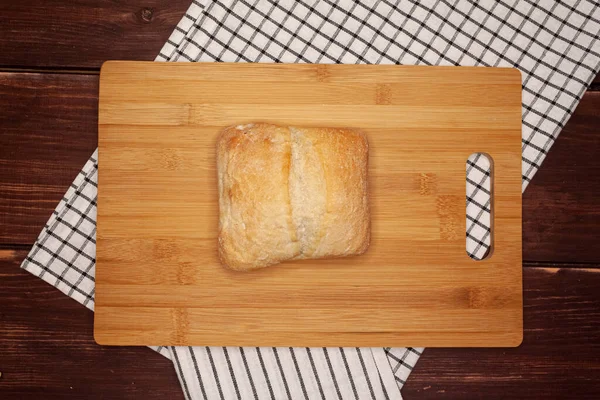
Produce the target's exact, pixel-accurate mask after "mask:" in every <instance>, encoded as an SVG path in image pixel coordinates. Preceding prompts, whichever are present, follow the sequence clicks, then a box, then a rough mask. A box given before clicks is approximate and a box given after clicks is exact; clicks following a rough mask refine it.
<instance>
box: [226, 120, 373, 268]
mask: <svg viewBox="0 0 600 400" xmlns="http://www.w3.org/2000/svg"><path fill="white" fill-rule="evenodd" d="M368 149H369V147H368V142H367V138H366V136H365V135H364V134H363V133H361V132H359V131H355V130H350V129H332V128H296V127H283V126H277V125H271V124H264V123H257V124H247V125H238V126H232V127H228V128H226V129H224V130H223V132H222V133H221V135H220V137H219V139H218V143H217V170H218V182H219V240H218V249H219V257H220V259H221V261H222V263H223V264H225V265H226V266H227V267H229V268H231V269H234V270H240V271H246V270H252V269H256V268H262V267H266V266H269V265H273V264H277V263H280V262H282V261H285V260H294V259H306V258H322V257H343V256H351V255H357V254H362V253H364V252H365V251H366V250H367V247H368V246H369V235H370V220H369V205H368V195H367V161H368Z"/></svg>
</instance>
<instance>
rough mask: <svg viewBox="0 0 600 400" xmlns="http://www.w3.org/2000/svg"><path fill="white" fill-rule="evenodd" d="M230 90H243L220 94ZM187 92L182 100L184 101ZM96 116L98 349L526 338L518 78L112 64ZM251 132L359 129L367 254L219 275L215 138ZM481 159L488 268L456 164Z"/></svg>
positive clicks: (371, 69) (493, 72)
mask: <svg viewBox="0 0 600 400" xmlns="http://www.w3.org/2000/svg"><path fill="white" fill-rule="evenodd" d="M163 82H168V83H166V84H163ZM252 83H253V85H252ZM159 86H160V87H161V90H160V91H148V90H147V88H148V87H159ZM240 86H241V87H244V86H245V87H246V88H247V90H239V92H237V94H235V95H233V93H230V92H229V93H230V94H231V95H229V96H227V95H225V96H223V91H224V90H225V91H226V92H228V90H227V89H223V88H227V87H235V88H237V89H239V88H240ZM182 87H187V88H188V90H187V91H188V92H190V93H192V95H189V96H186V95H183V96H179V95H180V94H181V88H182ZM189 88H196V89H197V90H189ZM383 91H385V96H383V97H384V99H383V100H382V95H381V93H382V92H383ZM200 92H202V93H201V94H197V93H200ZM405 92H410V93H413V95H412V96H410V98H407V97H406V96H405V95H404V94H405ZM464 92H469V93H470V95H468V96H463V93H464ZM484 97H485V98H486V100H485V101H482V100H481V99H482V98H484ZM457 98H460V101H458V102H455V103H453V102H452V100H454V99H457ZM99 104H100V106H99V107H100V109H99V151H100V155H99V158H100V159H99V165H101V171H100V176H99V187H100V188H101V189H100V191H99V198H98V231H97V232H98V234H97V253H96V259H97V266H96V290H97V303H96V314H95V337H96V339H97V340H98V342H99V343H103V344H121V345H127V344H137V345H142V344H149V343H163V344H167V345H212V346H225V345H256V346H384V345H400V344H411V345H417V344H419V345H425V346H458V345H462V346H477V347H479V346H516V345H518V344H519V343H520V340H521V334H522V331H521V329H522V318H521V313H522V307H521V305H522V304H521V302H522V296H521V291H522V284H521V256H522V252H521V76H520V73H519V72H518V71H517V70H516V69H506V68H504V69H500V68H496V69H494V68H466V67H461V68H452V67H414V66H390V65H387V66H386V65H307V64H295V65H281V64H279V65H263V64H233V63H223V64H218V65H217V64H205V63H196V64H193V63H142V62H112V63H108V64H104V66H103V68H102V74H101V77H100V102H99ZM441 104H445V105H446V107H440V105H441ZM251 121H262V122H269V123H277V124H280V125H298V126H303V125H310V126H321V127H332V126H333V127H344V126H345V127H350V128H358V129H361V130H362V131H364V132H365V134H366V135H367V137H368V141H369V206H370V221H371V241H370V243H371V244H370V247H369V250H368V251H367V252H366V254H364V255H363V256H360V257H347V258H343V259H336V260H323V259H321V260H303V261H302V262H293V261H291V262H285V263H283V264H282V265H280V266H274V267H270V268H265V269H263V270H260V271H253V272H247V273H243V272H233V271H231V270H228V269H227V268H225V267H224V266H223V265H221V263H220V262H219V260H218V257H217V252H216V247H217V221H218V214H219V209H218V195H217V187H218V185H217V171H216V167H215V147H216V140H217V139H216V138H217V136H218V134H219V132H220V131H221V130H222V129H223V128H224V127H225V126H230V125H237V124H240V123H247V122H251ZM448 131H451V132H452V133H451V134H449V133H448ZM193 132H196V133H195V134H194V133H193ZM481 132H486V135H482V134H481ZM166 133H167V134H166ZM190 133H191V135H190ZM314 145H315V146H316V147H317V148H318V146H319V144H318V143H317V142H315V144H314ZM319 151H321V150H319ZM477 151H482V152H487V153H489V154H491V155H492V157H493V159H494V190H495V192H496V193H497V195H496V196H495V200H494V211H493V225H494V243H495V247H494V255H493V257H491V258H490V259H486V260H484V261H481V262H475V261H473V260H471V259H470V258H469V257H468V256H467V254H466V251H465V233H464V232H465V231H464V229H465V228H464V221H465V218H466V217H465V211H466V209H465V163H466V160H467V158H468V157H469V155H471V154H472V153H474V152H477ZM291 162H292V164H293V163H294V161H293V159H292V161H291ZM292 168H293V165H292ZM423 176H426V177H428V179H429V181H428V184H429V185H430V188H431V190H428V191H423V189H422V187H423V186H422V182H423V181H422V180H423ZM284 182H285V184H286V185H287V180H285V181H284ZM432 182H433V183H432ZM286 190H287V189H286ZM255 200H256V201H265V202H268V201H271V200H270V199H269V198H268V197H265V198H262V197H260V196H259V197H258V198H257V199H255ZM232 207H234V208H235V205H234V206H232ZM132 239H135V240H132ZM164 243H168V246H169V251H168V252H167V253H165V252H162V253H161V246H163V247H162V248H163V249H164V245H163V244H164ZM122 249H126V250H125V251H122ZM148 250H150V252H149V254H153V255H155V257H152V258H148V257H147V254H148ZM150 270H152V271H156V273H153V274H149V273H148V271H150ZM449 271H452V273H449ZM149 276H151V278H150V279H148V278H149ZM340 277H343V279H340ZM423 281H426V282H427V283H428V287H427V290H422V289H421V287H422V282H423ZM123 284H125V285H123ZM175 293H180V294H183V293H185V294H184V295H183V296H184V297H186V298H187V301H185V302H181V301H180V299H177V298H176V296H175ZM211 293H212V294H213V295H212V296H211V295H210V294H211ZM349 299H354V300H355V301H352V300H349ZM215 300H216V303H215ZM150 310H152V312H151V313H150V312H149V311H150ZM290 314H293V315H294V317H293V318H290ZM390 314H395V315H398V316H402V317H401V318H400V317H399V318H396V319H394V318H386V316H389V315H390ZM173 315H178V316H179V317H178V318H173Z"/></svg>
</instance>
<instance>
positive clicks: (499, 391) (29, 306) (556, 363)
mask: <svg viewBox="0 0 600 400" xmlns="http://www.w3.org/2000/svg"><path fill="white" fill-rule="evenodd" d="M189 2H190V0H145V1H141V0H139V1H138V0H121V1H114V0H113V1H109V0H96V1H93V0H54V1H52V2H40V1H34V0H19V1H12V0H11V1H9V0H1V1H0V372H2V375H1V376H0V398H2V399H13V398H16V399H39V398H44V399H54V398H65V397H71V398H85V399H96V398H97V399H121V398H124V399H134V398H135V399H154V398H156V399H164V398H169V399H183V394H182V391H181V389H180V387H179V383H178V381H177V377H176V375H175V372H174V369H173V368H172V365H171V363H170V361H168V360H166V359H164V358H163V357H161V356H160V355H157V354H155V353H154V352H152V351H151V350H149V349H146V348H136V347H125V348H112V347H100V346H98V345H96V344H95V343H94V339H93V337H92V323H93V317H92V313H91V312H90V311H88V310H87V309H85V308H84V307H83V306H81V305H80V304H78V303H76V302H75V301H74V300H71V299H69V298H68V297H66V296H65V295H63V294H62V293H60V292H59V291H58V290H56V289H54V288H53V287H51V286H49V285H48V284H46V283H44V282H42V281H41V280H40V279H38V278H35V277H33V276H31V275H29V273H27V272H25V271H22V270H20V269H19V265H20V263H21V261H22V260H23V258H24V257H25V255H26V254H27V252H28V250H29V249H30V247H31V245H32V243H33V242H34V240H35V238H36V237H37V235H38V233H39V231H40V229H41V228H42V227H43V225H44V223H45V222H46V220H47V218H48V217H49V215H50V213H51V212H52V210H53V209H54V207H55V206H56V204H57V203H58V201H59V199H60V198H61V197H62V195H63V194H64V192H65V191H66V189H67V187H68V186H69V184H70V183H71V181H72V179H73V178H74V177H75V175H76V174H77V172H78V171H79V169H80V168H81V167H82V166H83V164H84V162H85V161H86V159H87V158H88V156H89V155H90V154H91V153H92V151H93V150H94V149H95V147H96V145H97V128H96V123H97V115H96V113H97V103H98V73H99V68H100V65H101V64H102V62H103V61H105V60H108V59H135V60H152V59H153V58H154V57H155V55H156V54H157V53H158V51H159V49H160V48H161V46H162V44H163V43H164V42H165V41H166V39H167V37H168V36H169V34H170V32H171V31H172V29H173V28H174V26H175V25H176V23H177V22H178V20H179V19H180V18H181V16H182V15H183V13H184V11H185V9H186V8H187V6H188V5H189ZM599 154H600V79H598V77H597V78H596V81H595V82H594V83H593V84H592V85H591V87H590V88H589V90H588V91H587V93H586V94H585V95H584V97H583V99H582V101H581V103H580V104H579V106H578V108H577V110H576V112H575V114H574V115H573V116H572V118H571V120H570V121H569V123H568V124H567V126H566V128H565V129H564V130H563V132H562V134H561V136H560V138H559V139H558V141H557V142H556V144H555V145H554V147H553V148H552V150H551V152H550V154H549V155H548V157H547V159H546V161H545V162H544V165H543V167H542V169H541V170H540V172H539V173H538V174H537V176H536V177H535V178H534V179H533V182H532V183H531V184H530V186H529V188H528V189H527V191H526V192H525V195H524V198H523V204H524V205H523V217H524V220H523V234H524V243H523V245H524V246H523V258H524V260H525V265H524V274H523V279H524V283H523V284H524V289H525V294H524V297H525V299H524V307H525V310H524V314H525V316H524V319H525V321H524V324H525V339H524V342H523V345H522V346H521V347H519V348H517V349H427V350H426V351H425V353H424V354H423V356H422V358H421V361H420V362H419V363H418V364H417V366H416V368H415V370H414V371H413V373H412V375H411V376H410V378H409V380H408V382H407V384H406V385H405V386H404V389H403V394H404V396H405V397H406V398H408V399H417V398H419V399H422V398H442V399H465V398H486V399H495V398H509V397H510V398H519V399H538V398H577V399H581V398H590V399H591V398H600V246H599V245H598V243H597V242H598V238H599V237H600V186H599V185H598V182H599V181H600V162H598V161H596V160H595V157H597V156H598V155H599Z"/></svg>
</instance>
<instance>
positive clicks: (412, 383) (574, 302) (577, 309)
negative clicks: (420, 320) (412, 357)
mask: <svg viewBox="0 0 600 400" xmlns="http://www.w3.org/2000/svg"><path fill="white" fill-rule="evenodd" d="M595 268H598V266H596V267H595ZM523 281H524V290H525V291H524V330H525V332H524V341H523V344H522V345H521V346H520V347H519V348H516V349H426V350H425V352H424V353H423V356H422V357H421V359H420V361H419V362H418V363H417V366H416V367H415V370H414V371H413V373H412V374H411V376H410V377H409V379H408V381H407V383H406V385H405V386H404V389H403V392H402V394H403V395H404V396H405V398H407V399H465V398H485V399H490V400H492V399H507V398H511V399H544V398H546V399H548V398H552V399H559V398H560V399H583V398H585V399H597V398H600V346H598V343H600V291H598V288H599V287H600V269H564V268H525V270H524V275H523Z"/></svg>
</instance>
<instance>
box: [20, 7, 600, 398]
mask: <svg viewBox="0 0 600 400" xmlns="http://www.w3.org/2000/svg"><path fill="white" fill-rule="evenodd" d="M599 32H600V9H599V4H598V2H596V1H592V0H572V1H561V2H558V1H551V0H545V1H541V2H536V1H534V0H513V1H467V0H427V1H417V0H403V1H390V0H370V1H368V0H367V1H354V0H339V1H334V0H310V1H309V0H303V1H291V0H283V1H276V0H228V1H212V0H202V1H193V3H192V5H191V6H190V8H189V10H188V11H187V13H186V14H185V16H184V17H183V19H182V20H181V22H180V23H179V25H178V26H177V28H176V29H175V31H174V32H173V34H172V35H171V37H170V38H169V40H168V42H167V43H166V44H165V46H164V47H163V49H162V50H161V52H160V54H159V56H158V57H157V61H203V62H211V61H213V62H214V61H231V62H286V63H293V62H306V63H387V64H418V65H469V66H500V67H516V68H519V69H520V70H521V72H522V76H523V143H522V150H523V157H522V160H523V169H522V172H523V189H525V188H526V186H527V184H528V182H529V181H530V180H531V178H532V177H533V175H534V174H535V172H536V171H537V169H538V168H539V167H540V165H541V163H542V161H543V160H544V158H545V156H546V154H547V153H548V150H549V149H550V147H551V146H552V144H553V143H554V141H555V140H556V138H557V136H558V134H559V133H560V130H561V129H562V127H563V126H564V125H565V123H566V122H567V120H568V118H569V117H570V115H571V113H572V112H573V110H574V109H575V107H576V105H577V103H578V102H579V100H580V99H581V96H582V95H583V93H584V92H585V89H586V87H587V85H588V84H589V83H590V82H591V80H592V79H593V77H594V76H595V75H596V74H597V73H598V70H599V62H600V43H599V42H600V41H599V40H598V38H599ZM96 159H97V158H96V156H95V155H93V156H92V157H91V158H90V161H89V162H88V164H86V166H85V167H84V170H82V172H81V173H80V175H79V176H78V177H77V179H76V180H75V182H74V183H73V185H72V186H71V188H70V189H69V191H68V192H67V194H66V195H65V198H64V199H63V201H61V203H60V204H59V206H58V207H57V209H56V211H55V213H54V214H53V215H52V217H51V218H50V220H49V221H48V224H47V226H46V228H45V229H44V230H43V231H42V233H41V234H40V237H39V238H38V240H37V242H36V244H35V245H34V247H33V249H32V251H31V253H30V255H29V256H28V257H27V259H26V260H25V261H24V263H23V265H22V267H23V268H25V269H26V270H28V271H30V272H32V273H33V274H36V275H38V276H40V277H41V278H42V279H44V280H46V281H47V282H49V283H51V284H53V285H55V286H56V287H58V288H59V289H60V290H62V291H63V292H65V293H66V294H68V295H69V296H71V297H73V298H75V299H77V300H78V301H80V302H81V303H83V304H85V305H86V306H87V307H89V308H93V304H94V303H93V297H94V280H93V276H94V264H95V263H94V257H95V217H96V205H95V199H96V191H97V187H96V182H97V180H96V179H97V177H96V172H97V163H96ZM466 168H467V177H468V181H467V193H466V194H467V214H468V219H467V251H468V253H469V254H470V255H471V257H473V258H482V257H484V256H485V254H486V252H487V250H488V249H489V244H490V239H489V237H490V235H489V220H490V210H489V207H490V204H489V190H490V179H489V173H490V172H489V161H487V160H486V159H485V158H484V157H481V156H480V155H476V156H473V157H472V158H470V159H469V162H468V163H467V166H466ZM156 350H158V351H160V352H161V353H162V354H163V355H165V356H167V357H169V358H171V359H173V360H174V364H175V367H176V370H177V372H178V376H179V378H180V380H181V383H182V387H183V389H184V392H185V393H186V396H187V397H188V398H190V399H191V398H194V399H195V398H198V399H200V398H208V399H212V398H217V399H218V398H221V399H228V398H244V399H245V398H255V399H262V398H275V399H279V398H306V399H309V398H310V399H312V398H343V399H346V398H356V399H363V398H367V399H368V398H373V399H380V398H396V397H395V396H399V393H396V391H395V390H393V388H392V387H391V386H390V385H389V383H388V382H389V380H390V379H393V380H395V381H396V383H397V384H398V387H401V386H402V384H403V383H404V381H405V380H406V378H407V377H408V375H409V373H410V371H411V370H412V368H413V366H414V365H415V363H416V361H417V360H418V357H419V355H420V353H421V351H422V349H411V348H409V349H405V348H385V349H344V350H343V351H342V350H340V349H331V350H329V349H328V352H329V353H328V356H329V361H330V362H331V363H329V362H328V360H327V357H326V356H325V350H324V349H297V350H295V353H296V354H295V355H296V357H297V358H296V363H297V365H298V368H299V370H298V369H297V370H296V372H295V373H294V369H296V368H295V365H294V360H293V357H292V351H291V350H290V349H276V350H275V349H265V350H264V351H263V350H262V349H261V350H260V351H257V350H256V349H254V348H244V349H239V348H230V349H222V348H210V349H209V348H180V347H176V348H156ZM348 352H351V353H352V357H354V360H358V361H357V362H350V361H349V357H348ZM242 354H244V355H243V356H242ZM259 354H260V355H259ZM276 354H277V356H276ZM309 354H310V356H309ZM342 354H344V355H345V356H346V362H347V365H348V367H347V368H346V363H345V362H344V359H343V357H342ZM359 355H360V356H362V360H363V362H364V364H361V361H360V357H359ZM311 356H312V363H311ZM278 357H279V358H278ZM283 357H288V358H283ZM244 358H245V359H246V361H244ZM228 359H229V362H228V361H227V360H228ZM239 359H241V361H242V362H241V364H240V363H239ZM278 359H279V361H278ZM232 360H237V361H235V362H233V361H232ZM261 360H262V361H261ZM290 360H291V361H290ZM334 360H335V361H334ZM340 360H341V361H340ZM323 361H324V362H323ZM290 362H291V364H290ZM229 363H230V364H231V368H229V365H230V364H229ZM279 363H281V367H280V366H279ZM313 363H314V366H315V367H314V368H313V366H312V365H311V364H313ZM246 365H247V366H248V368H246ZM358 365H361V368H358ZM241 366H244V370H241V369H239V370H238V369H236V368H241ZM342 366H343V367H342ZM363 366H364V368H363ZM357 368H358V369H357ZM361 369H362V370H363V373H362V375H361V373H360V370H361ZM246 370H249V371H250V372H245V371H246ZM261 371H262V372H261ZM282 371H283V372H282ZM344 371H345V373H344ZM375 371H376V374H375V375H373V373H374V372H375ZM261 373H262V374H263V375H261ZM228 374H229V375H228ZM390 374H393V375H390ZM367 378H368V379H367ZM357 382H360V383H357ZM365 384H366V385H365ZM295 385H300V391H298V392H297V391H292V389H291V388H292V387H294V388H296V387H297V386H295ZM340 385H342V386H344V390H347V388H348V387H350V389H351V393H350V392H348V393H346V392H342V391H341V389H340V390H338V388H339V386H340ZM365 388H366V389H365ZM354 389H356V391H355V390H354ZM288 390H289V394H288ZM359 390H365V391H364V392H362V391H361V392H358V391H359Z"/></svg>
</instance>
